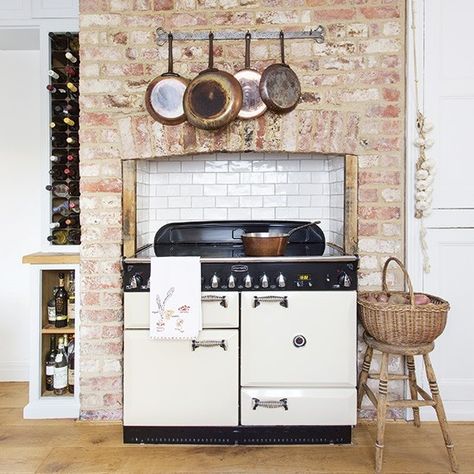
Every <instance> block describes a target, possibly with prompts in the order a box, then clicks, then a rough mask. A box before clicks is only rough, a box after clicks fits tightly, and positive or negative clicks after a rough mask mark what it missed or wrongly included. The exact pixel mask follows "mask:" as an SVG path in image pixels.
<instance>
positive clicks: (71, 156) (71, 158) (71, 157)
mask: <svg viewBox="0 0 474 474" xmlns="http://www.w3.org/2000/svg"><path fill="white" fill-rule="evenodd" d="M66 160H67V161H68V163H77V162H78V161H79V157H78V156H77V153H72V152H71V153H69V154H68V155H67V156H66Z"/></svg>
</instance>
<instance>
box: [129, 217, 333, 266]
mask: <svg viewBox="0 0 474 474" xmlns="http://www.w3.org/2000/svg"><path fill="white" fill-rule="evenodd" d="M306 223H309V222H308V221H197V222H176V223H171V224H167V225H165V226H163V227H161V228H160V229H159V230H158V232H157V233H156V234H155V239H154V245H153V249H154V256H157V257H169V256H199V257H203V258H229V257H231V258H232V257H233V258H235V257H245V251H244V247H243V244H242V240H241V238H240V237H241V235H242V234H244V233H250V232H271V233H288V232H289V231H290V230H292V229H294V228H295V227H298V226H300V225H303V224H306ZM325 250H326V240H325V236H324V232H323V231H322V230H321V228H320V227H319V226H318V225H316V224H313V225H311V226H309V227H306V228H304V229H301V230H299V231H297V232H295V233H294V234H292V235H291V237H290V239H289V242H288V245H287V247H286V252H285V256H288V257H301V256H304V257H310V256H320V255H324V254H325ZM329 251H330V250H329ZM145 252H146V251H145ZM145 252H140V254H139V255H137V256H148V255H149V254H150V252H149V251H148V252H146V253H145ZM146 254H148V255H146ZM331 255H333V253H332V252H331ZM150 256H151V255H150Z"/></svg>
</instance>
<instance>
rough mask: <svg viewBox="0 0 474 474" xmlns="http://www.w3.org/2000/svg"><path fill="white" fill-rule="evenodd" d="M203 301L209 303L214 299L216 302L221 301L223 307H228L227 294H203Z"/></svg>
mask: <svg viewBox="0 0 474 474" xmlns="http://www.w3.org/2000/svg"><path fill="white" fill-rule="evenodd" d="M201 301H202V302H203V303H207V302H212V301H216V302H219V304H220V305H221V306H222V307H223V308H227V306H228V305H227V296H217V295H202V296H201Z"/></svg>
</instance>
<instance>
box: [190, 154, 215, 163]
mask: <svg viewBox="0 0 474 474" xmlns="http://www.w3.org/2000/svg"><path fill="white" fill-rule="evenodd" d="M193 160H194V161H215V160H216V154H215V153H202V154H198V155H193Z"/></svg>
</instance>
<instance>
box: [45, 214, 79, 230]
mask: <svg viewBox="0 0 474 474" xmlns="http://www.w3.org/2000/svg"><path fill="white" fill-rule="evenodd" d="M77 223H78V219H77V218H76V217H72V216H71V217H61V218H60V219H58V220H57V221H55V222H51V224H49V227H50V229H64V228H65V227H74V226H75V225H76V224H77Z"/></svg>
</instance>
